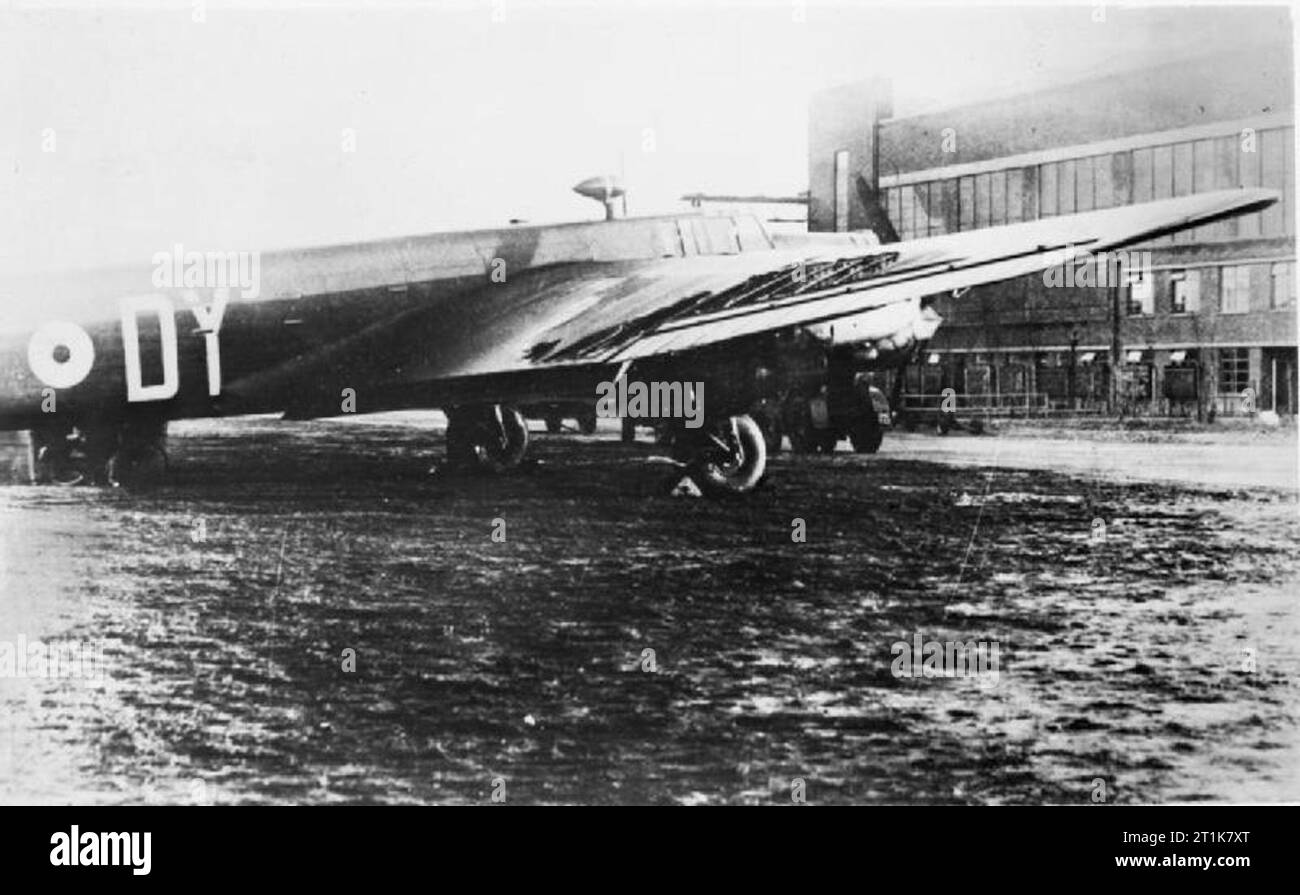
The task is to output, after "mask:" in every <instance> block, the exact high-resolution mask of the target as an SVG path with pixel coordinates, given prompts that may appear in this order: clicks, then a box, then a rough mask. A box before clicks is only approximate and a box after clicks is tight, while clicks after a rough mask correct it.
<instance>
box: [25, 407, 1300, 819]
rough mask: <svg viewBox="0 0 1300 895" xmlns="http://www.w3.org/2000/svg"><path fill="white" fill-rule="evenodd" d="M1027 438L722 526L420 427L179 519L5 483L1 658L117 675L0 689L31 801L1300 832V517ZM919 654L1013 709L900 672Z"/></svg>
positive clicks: (181, 432) (764, 507)
mask: <svg viewBox="0 0 1300 895" xmlns="http://www.w3.org/2000/svg"><path fill="white" fill-rule="evenodd" d="M1032 441H1033V446H1032V447H1031V448H1016V447H1015V442H1013V441H1010V440H1008V441H1005V442H1003V446H1002V448H1001V449H997V450H995V447H996V444H997V442H998V439H997V438H996V437H986V438H984V439H973V438H967V439H963V438H960V437H957V438H952V439H948V440H942V441H941V440H939V439H936V438H933V437H931V436H924V435H901V436H900V437H898V438H896V439H893V440H891V441H889V442H887V445H886V450H885V452H883V453H882V454H880V455H877V456H874V457H860V456H856V455H853V454H849V453H840V454H837V455H835V456H833V457H814V458H794V457H792V456H791V455H789V454H784V455H781V456H780V457H778V458H776V459H775V460H774V461H773V463H772V465H771V474H770V477H769V480H768V481H767V482H766V483H765V484H764V485H763V487H762V488H761V489H760V490H759V491H757V492H755V493H754V494H752V495H748V496H746V497H744V498H741V499H735V500H731V501H726V502H710V501H704V500H691V499H683V498H671V497H667V496H664V494H663V489H662V484H663V481H664V478H665V475H666V474H667V473H666V470H665V467H664V466H662V465H661V464H658V463H655V462H653V461H652V460H650V459H649V458H650V457H651V455H652V454H654V453H655V450H654V448H652V447H651V446H649V445H639V446H635V447H629V446H624V445H621V444H619V443H618V440H617V437H616V436H615V435H610V434H608V433H606V434H605V435H598V436H595V437H590V438H584V437H567V436H554V437H548V436H545V435H538V436H537V439H536V442H535V456H536V457H537V458H538V460H539V461H540V464H539V465H537V466H536V467H534V468H532V469H530V470H529V471H527V472H522V473H518V474H513V475H508V476H503V477H500V478H495V479H465V478H455V477H443V476H430V475H429V469H430V467H431V465H434V464H436V463H438V462H440V461H439V458H440V457H441V453H442V433H441V429H440V428H439V427H437V426H431V425H430V424H429V422H428V421H427V420H425V419H418V418H391V419H387V420H378V421H369V422H367V423H365V424H361V423H357V422H345V421H319V422H312V423H298V424H284V423H272V422H269V421H266V420H243V421H227V422H223V423H189V424H184V425H179V426H176V427H175V428H174V431H173V440H172V445H171V453H172V458H173V463H174V480H173V483H172V484H170V485H169V486H167V487H166V488H164V489H162V490H159V491H157V492H153V493H148V494H128V493H124V492H122V491H116V490H102V489H94V488H72V489H36V488H32V487H27V486H9V487H3V488H0V539H2V540H0V642H2V641H8V642H11V643H15V642H17V638H19V637H20V636H21V637H24V638H26V639H27V640H28V641H31V640H34V639H39V640H42V641H45V642H58V641H71V642H80V641H91V642H97V643H99V644H100V645H102V647H103V661H102V663H101V664H100V665H99V666H97V668H99V669H100V670H101V671H102V672H103V676H102V677H101V678H99V679H92V680H83V679H54V680H51V679H47V678H44V677H27V678H11V679H6V678H0V707H2V709H3V716H2V717H0V802H4V803H14V802H23V803H26V802H40V803H47V802H53V803H63V802H92V803H141V802H168V803H170V802H196V801H197V802H217V803H230V802H234V803H240V802H256V803H319V802H378V803H425V802H464V803H488V802H490V801H491V800H492V797H493V794H494V793H496V794H497V795H498V797H500V796H502V795H503V796H504V798H505V800H506V801H507V802H510V803H535V802H543V803H556V802H562V803H570V802H578V803H592V802H596V803H611V802H618V803H628V802H635V803H643V802H649V803H777V804H789V803H790V802H791V791H792V785H793V781H795V780H802V781H803V784H804V792H805V793H806V798H807V800H808V801H809V802H811V803H814V804H816V803H823V804H825V803H843V802H853V803H915V802H921V803H1038V802H1056V803H1072V804H1073V803H1079V804H1084V803H1089V802H1091V801H1092V800H1093V799H1094V798H1095V794H1096V793H1098V792H1103V793H1104V798H1105V799H1106V800H1107V801H1108V802H1119V803H1134V802H1137V803H1150V802H1169V801H1200V800H1209V801H1274V800H1283V799H1286V800H1293V801H1294V800H1296V799H1300V776H1298V771H1297V769H1298V768H1300V718H1298V712H1297V709H1298V707H1300V613H1297V609H1296V597H1297V587H1296V582H1297V579H1298V578H1300V574H1298V573H1300V562H1297V556H1296V546H1297V543H1298V538H1297V535H1300V523H1298V522H1297V513H1296V493H1295V490H1294V488H1288V487H1281V486H1279V483H1278V482H1274V481H1273V480H1272V478H1270V477H1268V476H1265V477H1264V479H1263V480H1262V481H1258V482H1253V481H1251V480H1250V477H1249V476H1246V477H1245V480H1242V477H1241V476H1236V475H1234V476H1230V477H1228V478H1227V479H1224V477H1222V476H1219V477H1216V478H1212V479H1211V480H1209V481H1203V480H1200V479H1199V478H1198V477H1197V474H1196V470H1197V468H1198V464H1197V463H1192V464H1191V465H1190V467H1189V469H1188V472H1187V474H1186V475H1183V476H1182V479H1183V480H1181V481H1179V480H1177V479H1178V478H1179V475H1178V474H1174V475H1173V476H1172V477H1171V475H1170V474H1169V469H1170V468H1171V467H1176V466H1177V462H1176V461H1177V458H1178V457H1183V459H1184V460H1185V459H1186V449H1185V446H1180V445H1177V444H1175V445H1166V444H1161V445H1150V446H1148V448H1147V449H1145V450H1143V451H1141V452H1139V453H1138V454H1137V455H1136V456H1135V457H1131V458H1129V459H1128V460H1125V459H1124V457H1118V458H1117V459H1115V458H1111V459H1107V460H1106V461H1105V462H1104V463H1101V464H1098V463H1093V464H1092V466H1091V467H1089V466H1088V465H1087V464H1086V463H1085V464H1080V463H1079V462H1078V456H1079V453H1078V445H1077V443H1076V444H1074V445H1073V447H1070V446H1069V444H1068V443H1067V444H1066V446H1064V447H1060V446H1054V443H1053V442H1052V441H1051V440H1050V439H1049V440H1044V439H1041V438H1038V439H1033V440H1032ZM1052 451H1057V452H1058V455H1059V457H1060V462H1059V463H1058V462H1055V461H1053V459H1052V457H1053V456H1054V455H1052V453H1051V452H1052ZM1072 451H1073V453H1071V452H1072ZM1179 451H1181V452H1182V453H1175V452H1179ZM1162 452H1167V453H1162ZM927 457H928V458H929V459H926V458H927ZM1071 457H1074V460H1071ZM1121 463H1128V464H1129V467H1128V468H1125V469H1119V468H1115V469H1113V470H1111V471H1113V472H1114V473H1115V475H1108V474H1107V472H1108V469H1109V468H1110V466H1115V465H1117V464H1121ZM1201 465H1202V466H1204V465H1205V464H1201ZM1209 465H1210V466H1217V465H1220V464H1218V463H1217V462H1216V461H1209ZM1243 465H1244V466H1246V467H1249V466H1250V465H1251V464H1249V463H1245V464H1243ZM1144 469H1145V470H1146V471H1147V473H1153V472H1155V471H1158V472H1160V475H1155V474H1145V473H1144V472H1143V470H1144ZM1155 479H1161V480H1158V481H1157V480H1155ZM1282 484H1285V483H1282ZM795 520H803V523H804V525H805V526H806V533H807V540H806V542H804V543H799V542H796V541H795V540H793V539H792V532H793V531H794V530H795V527H796V526H797V522H796V521H795ZM503 530H504V538H505V539H504V541H500V540H494V539H493V533H494V532H497V533H498V537H499V536H500V533H501V532H502V531H503ZM918 633H919V634H921V635H922V637H923V639H925V640H930V639H935V640H940V641H947V640H961V641H971V640H976V641H985V642H993V641H996V642H997V643H998V645H999V659H1000V666H999V669H998V671H999V673H998V675H997V677H996V679H994V678H992V677H991V676H989V675H987V674H986V675H984V676H981V677H955V678H940V679H930V678H911V679H907V678H899V677H896V676H894V675H893V674H892V673H891V663H892V661H893V653H892V651H891V647H892V645H893V644H894V643H895V642H897V641H900V640H902V641H907V642H909V643H910V642H911V641H912V639H913V637H914V635H916V634H918ZM345 650H355V671H348V670H345V668H344V664H345V662H344V658H343V657H344V655H345ZM648 650H652V651H653V653H650V652H647V651H648ZM651 660H653V661H651ZM1251 661H1253V663H1254V665H1253V668H1254V670H1249V669H1250V668H1251ZM652 667H653V670H651V668H652ZM1098 781H1100V786H1099V783H1098Z"/></svg>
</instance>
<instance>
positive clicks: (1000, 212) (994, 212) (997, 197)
mask: <svg viewBox="0 0 1300 895" xmlns="http://www.w3.org/2000/svg"><path fill="white" fill-rule="evenodd" d="M989 200H990V202H989V223H990V224H992V225H993V226H995V227H997V226H1000V225H1002V224H1005V223H1006V222H1007V172H1006V171H994V172H993V173H992V174H991V175H990V176H989Z"/></svg>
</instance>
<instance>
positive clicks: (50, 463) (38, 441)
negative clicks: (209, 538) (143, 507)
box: [31, 420, 167, 489]
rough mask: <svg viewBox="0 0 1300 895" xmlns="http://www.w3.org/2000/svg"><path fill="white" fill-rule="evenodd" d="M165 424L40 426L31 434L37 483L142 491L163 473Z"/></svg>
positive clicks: (117, 423) (122, 423)
mask: <svg viewBox="0 0 1300 895" xmlns="http://www.w3.org/2000/svg"><path fill="white" fill-rule="evenodd" d="M166 438H167V423H166V421H165V420H148V421H141V420H131V421H124V422H113V423H104V424H99V425H90V426H87V427H85V428H81V427H77V426H71V425H57V426H45V427H42V428H40V429H35V430H33V431H32V433H31V441H32V473H33V476H32V478H33V480H34V482H35V483H36V484H38V485H64V486H70V485H81V484H88V485H111V486H113V487H126V488H133V489H134V488H145V487H150V486H154V485H158V484H161V483H162V481H163V480H164V479H165V478H166V474H167V452H166V448H165V444H166Z"/></svg>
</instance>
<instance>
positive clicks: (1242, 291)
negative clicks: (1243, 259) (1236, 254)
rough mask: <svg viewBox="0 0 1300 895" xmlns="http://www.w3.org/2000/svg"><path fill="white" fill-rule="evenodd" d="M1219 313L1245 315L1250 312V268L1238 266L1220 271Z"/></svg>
mask: <svg viewBox="0 0 1300 895" xmlns="http://www.w3.org/2000/svg"><path fill="white" fill-rule="evenodd" d="M1219 280H1220V302H1219V312H1220V313H1222V314H1244V313H1246V312H1247V311H1249V310H1250V267H1249V266H1247V265H1244V264H1243V265H1238V266H1236V267H1225V268H1223V269H1222V270H1221V271H1220V276H1219Z"/></svg>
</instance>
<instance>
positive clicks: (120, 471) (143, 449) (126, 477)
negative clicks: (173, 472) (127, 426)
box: [105, 442, 167, 489]
mask: <svg viewBox="0 0 1300 895" xmlns="http://www.w3.org/2000/svg"><path fill="white" fill-rule="evenodd" d="M105 476H106V478H107V480H108V484H110V485H112V486H113V487H115V488H130V489H138V488H152V487H156V486H158V485H161V484H162V483H163V482H164V481H165V480H166V478H167V451H166V449H165V448H164V447H163V446H162V444H161V443H160V442H152V443H146V444H138V445H124V446H123V447H121V448H119V449H118V450H117V451H116V452H115V453H114V454H113V455H112V456H111V457H109V458H108V463H107V466H106V468H105Z"/></svg>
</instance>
